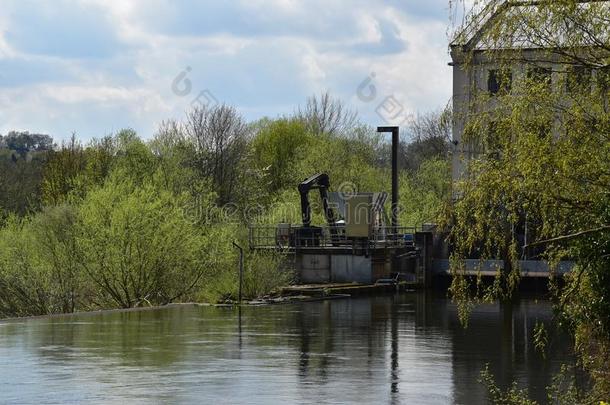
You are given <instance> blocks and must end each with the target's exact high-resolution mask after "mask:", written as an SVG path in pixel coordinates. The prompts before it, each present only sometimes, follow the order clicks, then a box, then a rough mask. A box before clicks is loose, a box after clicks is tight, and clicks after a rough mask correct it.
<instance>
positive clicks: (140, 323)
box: [0, 292, 571, 404]
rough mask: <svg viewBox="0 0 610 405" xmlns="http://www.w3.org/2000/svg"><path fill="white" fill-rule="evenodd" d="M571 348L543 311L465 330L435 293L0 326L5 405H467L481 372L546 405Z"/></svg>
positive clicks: (499, 317) (496, 313) (483, 313)
mask: <svg viewBox="0 0 610 405" xmlns="http://www.w3.org/2000/svg"><path fill="white" fill-rule="evenodd" d="M240 318H241V322H240ZM537 322H544V323H545V324H546V325H547V327H548V330H549V333H550V336H549V343H548V345H547V353H546V357H545V358H543V357H542V356H541V355H540V353H539V352H537V351H536V350H535V348H534V344H533V329H534V326H535V325H536V323H537ZM569 348H570V343H569V341H568V339H567V338H566V337H565V336H564V335H562V334H561V333H558V332H555V331H553V327H552V311H551V306H550V304H549V302H547V301H544V300H542V301H540V300H538V301H536V300H534V299H526V298H521V299H520V300H518V301H517V302H515V303H514V304H513V305H512V306H509V305H506V306H502V305H499V304H489V305H484V306H480V307H477V308H476V309H475V310H474V312H473V313H472V315H471V318H470V322H469V325H468V328H467V329H464V328H462V326H461V325H460V324H459V322H458V319H457V312H456V308H455V306H454V305H452V304H451V302H450V301H449V300H447V299H446V298H445V297H444V296H443V295H442V294H441V295H438V294H434V293H431V292H418V293H407V294H401V295H396V296H393V295H389V296H381V297H363V298H352V299H339V300H329V301H321V302H308V303H298V304H285V305H273V306H261V307H247V308H243V309H242V310H241V315H240V314H239V311H238V310H237V309H231V308H214V307H202V306H193V305H188V306H186V305H185V306H172V307H167V308H161V309H154V310H141V311H127V312H104V313H92V314H82V315H73V316H58V317H46V318H36V319H26V320H14V321H6V322H0V403H11V404H16V403H36V404H37V403H146V404H150V403H201V404H221V403H222V404H226V403H248V404H251V403H303V402H314V403H318V404H322V403H375V404H376V403H413V404H426V403H429V404H441V403H462V404H476V403H485V402H486V391H485V387H484V386H483V385H482V384H481V383H479V382H478V379H479V375H480V372H481V370H482V369H483V368H484V366H485V364H489V367H490V370H491V371H492V373H493V374H494V375H495V377H496V380H497V381H498V383H499V384H500V385H504V386H508V385H509V384H510V383H511V382H512V381H513V380H516V381H517V382H518V383H519V385H520V386H521V387H523V388H526V389H527V390H528V392H529V395H530V396H531V397H532V398H534V399H538V400H541V401H544V399H545V387H546V386H547V385H549V384H550V383H551V379H552V377H553V375H554V374H555V373H557V372H558V370H559V368H560V365H561V364H562V363H570V362H571V357H570V355H569Z"/></svg>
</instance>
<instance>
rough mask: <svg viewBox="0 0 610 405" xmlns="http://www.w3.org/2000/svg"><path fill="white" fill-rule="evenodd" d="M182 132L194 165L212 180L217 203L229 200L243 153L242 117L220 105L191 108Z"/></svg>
mask: <svg viewBox="0 0 610 405" xmlns="http://www.w3.org/2000/svg"><path fill="white" fill-rule="evenodd" d="M184 130H185V133H186V136H187V138H188V139H189V140H190V141H191V142H192V143H193V146H194V147H195V152H196V153H195V155H196V158H195V160H196V162H195V164H196V165H197V168H198V169H199V170H200V171H201V173H202V174H203V175H205V176H208V177H210V178H211V179H212V180H213V182H214V185H215V187H216V192H217V193H218V197H219V203H221V204H222V203H227V202H230V201H232V198H233V195H234V191H235V187H236V184H237V180H238V179H239V168H240V164H241V162H242V159H243V157H244V156H245V154H246V146H247V138H248V132H249V130H248V125H247V124H246V122H245V120H244V118H243V117H242V116H241V115H240V114H239V113H238V112H237V110H236V109H235V108H233V107H230V106H227V105H224V104H223V105H218V106H214V107H212V108H206V107H195V108H194V109H193V110H191V111H190V112H188V113H187V119H186V122H185V124H184Z"/></svg>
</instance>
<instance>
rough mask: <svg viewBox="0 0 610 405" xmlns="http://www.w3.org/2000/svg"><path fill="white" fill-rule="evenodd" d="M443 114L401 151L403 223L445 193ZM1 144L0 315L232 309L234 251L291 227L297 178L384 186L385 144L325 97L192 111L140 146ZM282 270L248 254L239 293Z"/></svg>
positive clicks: (128, 133) (423, 123) (248, 293)
mask: <svg viewBox="0 0 610 405" xmlns="http://www.w3.org/2000/svg"><path fill="white" fill-rule="evenodd" d="M322 105H324V107H323V108H325V109H328V111H322V110H321V106H322ZM330 110H333V111H335V112H337V111H339V113H338V114H327V113H328V112H329V111H330ZM318 114H323V115H324V117H326V118H324V117H322V115H318ZM448 114H449V113H448V112H439V113H432V114H428V115H427V116H424V117H421V118H420V119H419V120H416V121H414V122H413V123H412V125H411V127H412V128H411V133H413V134H414V135H413V136H412V138H411V142H410V143H409V144H406V143H405V144H404V145H403V148H402V151H401V153H402V154H403V158H404V160H405V161H408V162H411V164H410V166H408V167H406V168H405V169H404V170H403V171H402V174H401V194H402V198H403V201H405V202H406V207H405V210H404V213H403V217H402V218H401V219H402V221H403V223H405V224H412V225H415V224H417V223H421V222H423V221H425V220H428V219H430V218H434V217H435V216H436V215H437V213H438V211H439V209H440V207H442V204H443V202H444V201H445V200H446V199H447V197H448V194H449V185H450V180H449V176H450V174H449V163H448V139H449V126H448V125H449V122H450V120H449V119H448V117H449V115H448ZM328 117H331V118H328ZM432 123H434V124H435V125H436V127H433V125H432ZM439 125H440V126H439ZM439 128H440V129H439ZM36 137H38V138H42V139H44V140H45V142H39V143H35V142H33V141H32V139H38V138H36ZM0 143H1V144H2V146H3V147H2V148H1V149H0V165H2V168H1V169H2V173H3V175H2V179H1V180H0V181H1V182H2V186H3V187H2V189H1V190H2V191H1V192H0V193H1V194H2V195H1V196H0V202H1V205H0V223H1V225H2V226H1V228H0V318H2V317H19V316H32V315H43V314H56V313H70V312H75V311H87V310H96V309H112V308H131V307H142V306H156V305H164V304H168V303H172V302H190V301H196V302H212V303H218V302H229V301H233V300H235V299H236V295H237V272H236V268H237V252H236V250H235V248H234V247H233V246H232V242H233V241H238V242H239V243H240V244H241V245H242V246H244V247H247V245H248V243H247V237H248V235H247V226H248V224H250V223H260V224H269V225H274V224H277V223H278V222H292V223H299V222H300V209H299V196H298V193H297V190H296V185H297V184H298V183H299V182H300V181H302V180H303V179H304V178H306V177H308V176H310V175H311V174H312V173H316V172H320V171H325V172H327V173H329V174H330V176H331V179H332V185H333V186H335V187H338V186H339V185H341V184H342V183H344V182H349V183H350V184H354V185H356V186H357V187H358V189H360V190H389V182H388V179H389V176H388V173H389V161H388V156H389V153H388V152H389V150H388V145H387V142H386V141H385V140H384V139H383V138H382V137H381V136H380V135H378V134H376V132H375V130H374V129H373V128H369V127H366V126H364V125H362V124H360V123H359V122H358V121H357V119H356V117H355V115H354V114H353V113H351V112H349V111H347V110H346V109H345V108H344V107H343V105H342V103H341V101H339V100H336V99H334V98H332V97H330V96H328V95H327V94H324V95H322V96H321V97H320V98H316V97H312V98H311V99H309V100H308V103H307V105H306V106H305V107H304V108H302V109H300V110H299V111H298V112H297V113H296V114H295V115H294V116H292V117H286V118H279V119H273V120H272V119H263V120H260V121H257V122H254V123H247V122H246V121H245V120H244V119H243V118H242V116H241V115H240V114H239V112H238V111H237V110H236V109H234V108H232V107H229V106H226V105H219V106H215V107H212V108H195V109H193V110H192V111H190V112H188V113H187V114H186V117H185V119H184V120H183V121H181V122H178V121H166V122H164V123H163V124H162V125H160V128H159V129H158V131H157V133H156V134H155V135H154V136H153V137H152V139H150V140H148V141H145V140H143V139H142V138H140V137H139V136H138V135H137V134H136V133H135V132H134V131H132V130H129V129H126V130H122V131H119V132H118V133H117V134H114V135H111V136H106V137H104V138H102V139H94V140H92V141H90V142H89V143H88V144H86V145H82V144H81V143H80V142H79V141H78V140H77V139H76V137H75V136H73V137H72V139H71V140H70V141H68V142H64V143H63V144H62V145H60V146H56V147H51V146H52V141H51V140H50V139H48V137H47V138H44V136H40V135H33V134H28V133H16V132H14V133H11V134H9V135H7V136H5V137H3V138H2V140H0ZM439 145H440V147H439ZM5 185H6V186H7V187H4V186H5ZM9 186H10V187H9ZM19 188H22V189H23V190H24V192H22V193H14V192H13V191H14V190H16V189H19ZM26 191H27V193H26ZM316 215H317V217H316V218H317V220H318V221H321V220H322V216H321V213H320V212H317V213H316ZM284 267H285V266H283V265H282V257H281V255H279V254H277V253H261V252H250V251H248V249H246V258H245V280H244V296H245V297H247V298H256V297H260V296H263V295H266V294H269V293H271V292H272V291H274V289H276V288H277V287H279V286H282V285H286V284H289V283H290V282H291V280H292V277H293V276H292V274H291V273H290V271H289V270H286V269H284Z"/></svg>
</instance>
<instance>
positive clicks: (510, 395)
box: [480, 365, 537, 405]
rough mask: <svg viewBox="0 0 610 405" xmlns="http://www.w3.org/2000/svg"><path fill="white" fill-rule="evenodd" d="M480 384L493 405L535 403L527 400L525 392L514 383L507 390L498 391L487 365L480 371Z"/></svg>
mask: <svg viewBox="0 0 610 405" xmlns="http://www.w3.org/2000/svg"><path fill="white" fill-rule="evenodd" d="M480 382H481V383H483V384H484V385H485V386H486V388H487V395H488V396H489V402H490V403H492V404H495V405H535V404H537V402H536V401H532V400H529V399H528V398H527V391H526V390H521V389H519V387H518V386H517V383H516V382H513V384H512V385H511V387H510V388H509V389H508V390H502V389H500V388H499V387H498V386H497V385H496V383H495V380H494V376H493V374H492V373H491V371H489V365H488V366H486V367H485V369H484V370H483V371H481V379H480Z"/></svg>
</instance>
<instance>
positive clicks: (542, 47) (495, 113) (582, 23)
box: [446, 0, 610, 399]
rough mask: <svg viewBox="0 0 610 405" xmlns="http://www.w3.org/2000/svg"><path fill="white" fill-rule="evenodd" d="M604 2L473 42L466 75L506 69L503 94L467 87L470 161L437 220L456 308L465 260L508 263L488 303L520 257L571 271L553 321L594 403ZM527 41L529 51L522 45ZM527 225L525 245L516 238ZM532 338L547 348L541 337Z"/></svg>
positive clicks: (601, 240) (599, 382) (608, 186)
mask: <svg viewBox="0 0 610 405" xmlns="http://www.w3.org/2000/svg"><path fill="white" fill-rule="evenodd" d="M607 6H608V4H607V2H581V1H577V0H562V1H541V2H537V3H536V5H535V6H534V7H531V8H523V9H522V10H521V11H520V12H506V13H503V14H499V18H495V19H492V20H490V22H488V23H486V24H485V29H486V32H485V34H484V35H483V36H481V38H480V40H481V41H482V43H484V44H485V47H484V48H485V49H487V51H481V52H479V54H478V55H475V53H476V52H478V51H472V52H470V51H468V50H466V51H465V52H466V54H464V55H461V56H462V57H463V59H464V63H463V67H464V68H465V69H482V71H485V70H484V69H486V68H487V67H485V68H482V67H481V66H480V65H477V63H476V62H477V60H480V58H481V57H484V58H489V60H491V61H493V63H494V65H495V68H496V69H499V70H501V71H508V70H512V72H513V77H512V86H511V87H512V89H510V90H508V89H506V90H505V91H500V92H498V93H497V94H489V93H487V92H484V91H481V89H480V86H478V85H477V84H476V83H470V84H471V89H472V91H473V93H472V97H471V102H470V105H468V106H464V107H465V110H466V111H464V113H463V114H465V115H464V116H463V117H462V118H464V119H465V121H466V127H465V130H464V134H463V139H462V142H461V143H462V144H463V145H466V146H464V148H465V149H467V150H469V153H470V160H469V162H468V164H467V169H466V173H465V174H464V177H463V179H462V181H461V182H460V183H459V184H457V186H456V188H455V194H456V196H459V199H458V201H457V202H456V203H455V204H454V206H453V212H452V215H451V216H450V217H448V218H447V222H446V224H447V226H448V227H450V228H451V235H452V239H453V241H454V243H455V253H454V257H453V259H454V260H453V263H456V265H455V267H454V270H453V271H454V274H455V277H454V284H455V288H453V287H452V292H453V293H454V298H455V299H456V300H458V301H461V300H472V299H473V297H472V296H469V295H468V294H466V293H465V290H467V289H466V288H462V286H461V285H460V284H461V283H463V276H462V275H461V274H460V269H461V267H460V265H459V263H460V261H461V259H463V258H465V257H472V256H475V257H482V258H500V259H503V260H504V261H505V263H506V264H507V266H506V268H505V269H503V270H502V271H501V272H499V274H498V276H497V280H496V282H495V283H494V285H493V286H492V288H491V289H490V290H487V291H484V292H482V295H485V296H487V297H493V298H496V297H499V298H509V297H510V295H511V292H512V291H513V290H514V289H515V287H516V286H517V284H518V281H519V276H520V275H519V263H518V260H519V259H520V258H522V257H523V256H526V255H527V256H528V257H530V258H532V257H536V258H542V259H546V260H548V261H549V263H551V265H554V264H557V263H558V262H559V261H560V260H574V261H575V262H576V263H577V267H576V268H575V270H574V271H573V273H572V274H571V275H570V276H568V277H567V278H566V282H567V283H566V286H565V288H557V285H554V284H553V285H551V287H552V289H553V291H554V293H555V298H556V300H557V302H558V310H559V313H560V315H561V321H562V323H563V324H565V325H568V326H569V328H570V330H571V331H572V332H573V333H574V335H575V340H576V351H577V352H578V353H579V355H580V360H581V363H582V365H583V366H584V368H585V369H586V370H587V371H589V373H590V376H591V377H592V379H593V381H594V386H593V391H592V393H591V395H592V397H593V398H599V399H603V398H607V397H608V395H610V383H609V382H608V381H609V379H608V377H607V371H606V369H607V364H608V363H609V361H610V356H609V350H608V347H609V346H610V333H609V321H608V319H610V305H608V300H609V298H608V297H610V295H609V293H610V291H609V290H610V288H609V287H608V285H609V283H608V281H609V280H610V276H609V275H608V274H610V273H609V271H610V215H609V208H608V207H610V194H609V190H610V141H609V140H610V110H609V104H608V91H607V88H605V87H604V86H603V78H604V72H605V71H606V70H607V66H608V60H609V59H608V58H609V56H610V55H609V52H608V50H609V49H610V43H609V41H610V38H609V37H608V35H607V34H608V24H607V20H608V18H609V12H610V9H609V8H608V7H607ZM524 38H525V41H526V43H527V46H526V47H525V48H527V49H523V43H522V42H520V41H524ZM508 48H511V49H512V50H511V51H510V52H498V51H497V50H498V49H508ZM532 49H537V50H536V51H535V52H533V51H531V50H532ZM462 50H463V49H462ZM456 52H458V50H457V48H456ZM459 52H461V51H459ZM477 58H478V59H477ZM548 61H553V66H552V71H551V70H549V64H548ZM575 72H578V78H577V77H576V76H575ZM474 76H475V75H473V77H474ZM576 78H577V79H578V83H575V81H574V79H576ZM595 83H598V84H595ZM576 84H578V85H576ZM594 84H595V85H594ZM526 224H527V228H528V240H527V245H528V246H524V244H525V241H524V240H523V239H521V237H520V234H522V233H523V228H524V227H525V225H526ZM459 294H461V295H459ZM479 297H480V296H479ZM479 297H474V298H475V299H477V298H479ZM537 337H538V338H540V339H541V340H544V339H543V338H544V335H543V333H542V330H541V329H537Z"/></svg>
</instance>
